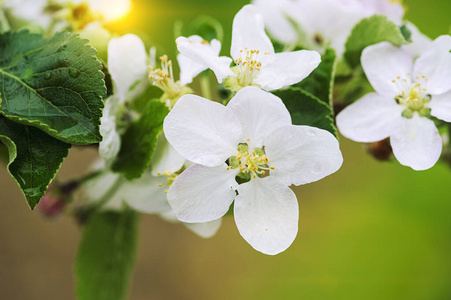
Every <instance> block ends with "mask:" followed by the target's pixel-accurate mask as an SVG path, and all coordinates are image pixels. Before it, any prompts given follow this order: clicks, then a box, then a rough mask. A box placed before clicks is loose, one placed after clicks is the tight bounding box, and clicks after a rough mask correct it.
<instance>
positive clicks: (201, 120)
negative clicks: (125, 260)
mask: <svg viewBox="0 0 451 300" xmlns="http://www.w3.org/2000/svg"><path fill="white" fill-rule="evenodd" d="M177 45H178V48H179V50H180V54H179V56H178V62H179V66H180V69H181V70H180V71H181V73H180V78H181V80H180V81H176V80H175V79H174V74H173V69H172V61H170V60H169V59H168V57H167V56H166V55H163V56H161V57H160V61H161V68H156V66H155V62H151V67H150V68H149V69H150V72H149V73H150V75H149V78H150V80H151V82H152V84H153V85H154V86H157V87H159V88H160V89H161V90H162V91H163V95H162V96H161V97H160V101H162V102H164V103H165V104H166V105H167V107H168V108H169V109H170V113H169V114H168V116H167V117H166V119H165V122H164V133H162V134H161V135H160V136H159V138H158V142H157V145H156V149H155V153H154V155H153V158H152V161H151V164H150V165H151V169H150V170H149V171H148V172H146V173H145V174H144V175H143V176H142V177H141V178H139V179H137V180H132V181H125V180H122V181H120V177H121V175H119V174H115V173H113V172H110V171H109V172H106V173H104V174H103V175H102V176H100V177H98V178H96V179H95V180H92V181H90V182H89V183H88V184H87V187H86V193H87V195H88V197H89V198H90V199H99V198H102V197H103V196H104V195H106V194H107V193H108V191H109V190H110V189H111V188H112V187H113V186H117V185H118V181H119V183H120V184H121V185H122V187H121V188H119V189H118V191H117V192H116V193H115V194H114V195H113V196H112V198H111V200H110V201H108V203H107V204H106V207H108V208H114V207H115V208H120V207H121V205H122V201H125V202H126V203H127V204H128V205H129V206H131V207H133V208H135V209H137V210H139V211H143V212H147V213H159V214H160V215H162V216H164V217H167V216H168V215H171V214H172V215H175V216H176V217H177V219H178V220H180V221H182V222H184V224H186V225H187V226H188V228H190V229H192V230H193V231H195V232H196V233H198V234H199V235H201V236H204V237H208V236H211V235H213V234H214V233H215V232H216V231H217V229H218V227H219V225H220V222H221V217H222V216H223V215H225V214H226V213H227V211H228V210H229V207H230V205H231V203H232V202H233V200H234V199H235V205H234V215H235V220H236V223H237V226H238V228H239V230H240V233H241V235H242V236H243V237H244V238H245V239H246V240H247V241H248V242H249V243H250V244H251V245H252V246H253V247H254V248H255V249H257V250H259V251H261V252H263V253H266V254H277V253H279V252H281V251H283V250H285V249H286V248H287V247H288V246H289V245H290V244H291V243H292V242H293V240H294V238H295V236H296V234H297V228H298V211H299V210H298V205H297V200H296V196H295V194H294V193H293V192H292V191H291V189H289V186H290V185H292V184H294V185H300V184H306V183H309V182H313V181H317V180H319V179H321V178H323V177H325V176H327V175H329V174H331V173H333V172H335V171H337V170H338V169H339V167H340V166H341V163H342V156H341V152H340V150H339V147H338V142H337V140H336V138H335V137H334V136H333V135H332V134H331V133H329V132H327V131H325V130H322V129H318V128H314V127H309V126H294V125H292V123H291V117H290V114H289V112H288V110H287V109H286V107H285V106H284V104H283V102H282V101H281V100H280V99H279V98H278V97H276V96H274V95H272V94H270V93H268V92H266V91H263V90H262V89H265V90H274V89H279V88H282V87H285V86H289V85H291V84H294V83H297V82H299V81H301V80H302V79H304V78H305V77H307V76H308V75H309V74H310V73H311V71H312V70H313V69H314V68H315V67H317V66H318V64H319V63H320V61H321V59H320V55H319V54H318V53H317V52H315V51H307V50H301V51H295V52H287V53H275V52H274V48H273V46H272V43H271V41H270V40H269V38H268V37H267V36H266V34H265V31H264V24H263V21H262V18H261V15H260V14H259V13H258V12H257V11H256V8H255V7H253V6H245V7H244V8H243V9H242V10H241V11H240V12H239V13H238V14H237V16H236V17H235V19H234V23H233V37H232V50H231V52H232V57H234V58H236V59H235V62H236V65H237V66H236V67H234V68H232V69H230V67H229V65H230V63H231V59H229V58H226V57H219V51H220V43H219V41H217V40H212V41H211V42H207V41H205V40H203V39H202V38H201V37H199V36H191V37H188V38H184V37H181V38H179V39H177ZM125 52H127V57H126V58H125V55H122V54H123V53H125ZM260 54H263V55H260ZM130 58H131V59H130ZM146 59H147V57H146V51H145V49H144V45H143V43H142V41H141V40H140V39H139V38H138V37H137V36H135V35H126V36H123V37H121V38H117V39H112V40H111V41H110V43H109V46H108V66H109V71H110V73H111V76H112V79H113V83H114V88H115V93H114V94H113V95H112V96H111V97H110V99H108V100H107V102H106V107H105V110H104V116H103V118H102V123H101V132H102V135H103V137H104V139H103V141H102V142H101V143H100V148H99V151H100V154H101V156H102V157H103V159H104V161H105V163H104V164H103V165H102V166H103V167H104V166H105V164H106V165H108V163H109V162H112V161H114V159H115V157H116V156H117V154H118V152H119V149H120V144H121V141H120V134H119V132H118V131H119V127H118V121H117V120H118V119H121V114H123V109H121V107H123V106H124V103H127V102H133V99H134V98H136V95H139V94H140V93H141V92H142V87H143V86H145V85H146V84H144V85H142V83H143V82H146V79H145V74H146ZM150 60H155V59H154V58H151V59H150ZM206 68H211V69H213V70H214V71H215V74H216V76H217V78H218V81H220V82H222V80H223V79H225V80H226V81H228V82H233V83H231V84H228V85H226V86H228V87H229V88H230V89H232V90H235V91H238V92H237V93H236V95H235V96H234V97H233V98H232V99H231V100H230V101H229V103H228V104H227V106H224V105H223V104H220V103H217V102H213V101H211V100H207V99H205V98H201V97H199V96H195V95H192V93H193V91H192V90H191V89H190V88H189V87H187V86H186V85H187V84H189V83H190V82H192V80H193V78H194V77H195V76H197V75H198V74H199V73H200V72H202V71H203V70H205V69H206ZM166 139H167V140H168V141H169V143H170V144H168V143H167V141H166ZM238 182H241V183H242V184H238Z"/></svg>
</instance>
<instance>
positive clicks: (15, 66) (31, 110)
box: [0, 31, 106, 144]
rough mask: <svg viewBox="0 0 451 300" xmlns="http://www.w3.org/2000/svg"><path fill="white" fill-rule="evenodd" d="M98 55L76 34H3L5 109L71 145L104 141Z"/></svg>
mask: <svg viewBox="0 0 451 300" xmlns="http://www.w3.org/2000/svg"><path fill="white" fill-rule="evenodd" d="M95 54H96V50H95V49H94V48H92V47H91V46H89V44H88V40H84V39H81V38H80V37H79V36H78V35H76V34H73V33H64V32H60V33H57V34H56V35H55V36H53V37H50V38H44V37H42V35H40V34H32V33H29V32H28V31H20V32H6V33H4V34H0V92H1V97H2V103H1V108H0V113H1V114H3V115H4V116H6V117H7V118H9V119H11V120H13V121H15V122H18V123H22V124H24V125H30V126H34V127H37V128H39V129H41V130H43V131H45V132H46V133H47V134H49V135H51V136H53V137H55V138H56V139H59V140H62V141H64V142H67V143H70V144H90V143H97V142H99V141H100V140H101V136H100V133H99V124H100V117H101V115H102V107H103V102H102V96H103V95H104V94H105V93H106V88H105V83H104V80H103V77H104V75H103V73H102V72H101V69H102V66H101V63H100V61H98V60H97V59H96V57H95Z"/></svg>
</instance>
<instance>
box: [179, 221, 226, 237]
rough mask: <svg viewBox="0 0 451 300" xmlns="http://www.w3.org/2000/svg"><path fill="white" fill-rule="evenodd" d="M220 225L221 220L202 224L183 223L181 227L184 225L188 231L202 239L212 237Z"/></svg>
mask: <svg viewBox="0 0 451 300" xmlns="http://www.w3.org/2000/svg"><path fill="white" fill-rule="evenodd" d="M221 224H222V218H221V219H217V220H213V221H210V222H203V223H183V225H185V226H186V227H187V228H188V229H189V230H191V231H192V232H194V233H195V234H197V235H198V236H200V237H203V238H204V239H208V238H211V237H212V236H214V235H215V234H216V232H218V230H219V227H221Z"/></svg>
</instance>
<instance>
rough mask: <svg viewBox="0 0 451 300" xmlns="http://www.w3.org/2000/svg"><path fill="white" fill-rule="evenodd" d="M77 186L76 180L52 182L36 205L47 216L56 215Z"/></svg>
mask: <svg viewBox="0 0 451 300" xmlns="http://www.w3.org/2000/svg"><path fill="white" fill-rule="evenodd" d="M78 186H79V182H78V181H69V182H66V183H63V184H61V183H58V182H57V181H55V182H52V183H51V184H50V185H49V187H48V189H47V192H46V193H45V195H44V197H42V199H41V201H39V203H38V205H37V207H38V209H39V211H40V212H41V213H42V214H43V215H44V216H46V217H48V218H56V217H58V216H59V215H60V214H61V213H62V212H63V211H64V209H65V207H66V205H67V203H69V200H70V199H71V197H72V193H73V192H74V191H75V190H76V189H77V188H78Z"/></svg>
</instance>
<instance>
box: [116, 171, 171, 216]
mask: <svg viewBox="0 0 451 300" xmlns="http://www.w3.org/2000/svg"><path fill="white" fill-rule="evenodd" d="M167 182H168V181H167V178H166V177H164V176H153V175H151V174H150V173H144V174H143V175H142V176H141V177H140V178H139V179H135V180H132V181H127V182H126V183H124V186H123V187H122V188H121V189H120V191H119V192H118V195H117V197H119V198H121V199H122V200H124V201H126V202H127V204H128V205H129V206H130V207H132V208H134V209H135V210H137V211H140V212H144V213H148V214H154V213H160V212H163V211H167V210H170V209H171V207H170V205H169V203H168V201H167V199H166V193H165V192H164V191H165V190H167V189H168V186H167V185H166V184H167ZM159 185H161V186H159Z"/></svg>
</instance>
